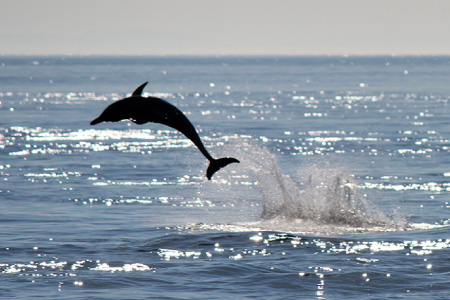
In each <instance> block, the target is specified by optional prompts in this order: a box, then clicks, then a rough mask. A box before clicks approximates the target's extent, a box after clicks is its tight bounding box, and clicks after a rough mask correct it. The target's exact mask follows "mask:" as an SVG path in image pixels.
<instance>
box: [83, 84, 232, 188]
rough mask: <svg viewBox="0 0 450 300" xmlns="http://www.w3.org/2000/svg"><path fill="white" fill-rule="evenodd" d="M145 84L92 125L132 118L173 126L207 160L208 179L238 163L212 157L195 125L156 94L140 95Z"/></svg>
mask: <svg viewBox="0 0 450 300" xmlns="http://www.w3.org/2000/svg"><path fill="white" fill-rule="evenodd" d="M147 83H148V81H147V82H144V83H143V84H142V85H140V86H139V87H138V88H137V89H136V90H135V91H134V92H133V94H132V95H131V96H130V97H128V98H124V99H122V100H118V101H116V102H114V103H112V104H111V105H109V106H108V107H107V108H106V109H105V110H104V111H103V112H102V113H101V114H100V116H99V117H98V118H96V119H94V120H92V122H91V125H95V124H98V123H101V122H118V121H121V120H131V121H132V122H134V123H136V124H138V125H142V124H145V123H147V122H151V123H160V124H164V125H167V126H169V127H172V128H174V129H176V130H178V131H179V132H181V133H182V134H184V135H185V136H186V137H187V138H188V139H190V140H191V141H192V142H193V143H194V145H195V146H197V148H198V150H200V152H201V153H202V154H203V155H204V156H205V157H206V159H208V160H209V167H208V169H207V170H206V177H207V178H208V180H211V177H212V176H213V174H214V173H216V172H217V171H218V170H220V169H221V168H223V167H225V166H226V165H228V164H231V163H239V160H237V159H236V158H233V157H224V158H219V159H214V158H213V157H212V156H211V155H210V154H209V153H208V151H207V150H206V148H205V146H204V145H203V143H202V141H201V140H200V137H199V136H198V134H197V131H196V130H195V128H194V125H192V123H191V122H190V121H189V119H188V118H187V117H186V116H185V115H184V114H183V113H182V112H181V111H180V110H179V109H178V108H176V107H175V106H173V105H172V104H170V103H169V102H167V101H165V100H162V99H159V98H156V97H142V91H143V90H144V87H145V86H146V85H147Z"/></svg>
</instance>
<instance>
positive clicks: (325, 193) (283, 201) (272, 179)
mask: <svg viewBox="0 0 450 300" xmlns="http://www.w3.org/2000/svg"><path fill="white" fill-rule="evenodd" d="M231 149H233V150H232V151H234V153H232V154H233V155H235V156H236V157H238V158H239V159H240V160H241V167H240V168H242V169H245V171H244V172H247V173H248V174H247V176H248V177H250V178H251V177H254V178H255V182H256V184H257V185H258V186H259V188H260V190H261V193H262V211H261V214H260V221H259V224H254V223H253V224H252V226H255V225H256V226H259V227H260V226H263V227H266V226H265V225H268V226H273V225H276V226H277V228H278V227H279V228H282V229H283V230H285V229H286V226H285V225H288V226H291V227H293V226H295V227H296V228H297V229H300V230H302V229H301V228H300V227H302V226H303V225H304V227H305V228H306V227H308V228H310V229H311V228H314V227H318V225H320V226H321V227H322V228H324V226H328V227H330V228H332V227H333V226H334V225H336V226H340V227H347V228H350V227H352V228H353V229H355V228H359V229H362V230H361V231H367V230H364V228H372V230H369V231H380V230H382V231H385V230H392V229H394V228H395V230H400V229H405V226H406V225H405V224H406V223H405V221H404V220H403V219H401V218H399V219H393V218H391V217H389V216H387V215H386V214H385V213H384V212H383V211H382V210H380V209H379V208H378V207H377V206H376V205H374V204H373V203H371V202H370V201H369V200H368V199H367V198H366V197H365V196H364V195H362V194H361V193H360V191H359V188H358V184H357V182H356V180H355V178H354V177H353V176H352V175H350V174H349V173H348V172H347V171H346V169H345V168H344V167H336V166H332V165H331V164H330V163H327V162H325V163H315V164H312V165H309V166H307V167H305V168H302V169H300V170H298V174H297V175H296V176H289V175H287V174H285V173H284V172H283V170H282V169H281V167H280V165H279V164H278V161H277V158H276V156H275V154H273V153H271V152H270V151H269V150H268V149H267V148H264V147H260V146H259V145H255V144H254V143H252V142H250V141H247V140H243V139H237V140H236V141H235V142H233V143H232V145H231V147H230V148H228V149H227V150H226V152H228V153H230V151H231ZM224 176H232V174H225V175H224ZM280 226H281V227H280ZM291 230H292V229H291ZM307 231H310V230H307Z"/></svg>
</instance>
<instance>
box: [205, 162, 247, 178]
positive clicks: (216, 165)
mask: <svg viewBox="0 0 450 300" xmlns="http://www.w3.org/2000/svg"><path fill="white" fill-rule="evenodd" d="M231 163H239V160H237V159H236V158H233V157H224V158H219V159H214V160H212V161H211V162H210V164H209V167H208V169H207V170H206V177H207V178H208V180H211V177H212V176H213V175H214V173H216V172H217V171H219V170H220V169H222V168H223V167H225V166H227V165H229V164H231Z"/></svg>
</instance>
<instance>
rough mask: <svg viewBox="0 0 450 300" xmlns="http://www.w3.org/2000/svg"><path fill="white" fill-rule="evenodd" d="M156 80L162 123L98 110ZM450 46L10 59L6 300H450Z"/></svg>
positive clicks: (3, 139)
mask: <svg viewBox="0 0 450 300" xmlns="http://www.w3.org/2000/svg"><path fill="white" fill-rule="evenodd" d="M145 81H149V82H150V83H149V85H148V86H147V87H146V89H145V92H146V93H147V94H148V95H153V96H158V97H162V98H164V99H166V100H168V101H169V102H171V103H173V104H175V105H176V106H177V107H179V108H180V109H181V110H182V111H183V112H184V113H185V114H186V115H187V116H188V117H189V119H190V120H191V121H192V123H193V124H194V125H195V126H196V128H197V130H198V132H199V135H200V136H201V138H202V139H203V141H204V143H205V145H206V147H207V148H208V149H209V151H210V152H211V154H212V155H213V156H215V157H221V156H233V157H236V158H238V159H239V160H240V161H241V163H240V164H232V165H229V166H227V167H226V168H224V169H222V170H220V171H219V172H218V173H216V174H215V175H214V177H213V180H212V181H208V180H207V179H206V178H205V172H206V168H207V165H208V163H207V160H206V159H205V158H204V157H203V156H202V155H201V153H200V152H199V151H198V150H197V148H195V146H193V144H192V143H191V142H190V141H189V140H188V139H186V138H185V137H184V136H182V135H181V134H180V133H178V132H176V131H175V130H172V129H171V128H168V127H164V126H163V125H159V124H150V123H147V124H145V125H141V126H139V125H136V124H133V123H131V122H118V123H102V124H98V125H96V126H90V125H89V122H90V121H91V120H92V119H94V118H95V117H97V116H98V115H99V113H100V112H101V111H102V110H103V109H104V108H105V107H106V106H107V105H109V104H110V103H112V102H113V101H115V100H118V99H121V98H123V97H126V96H127V95H129V94H130V93H131V92H132V91H133V90H134V89H135V88H136V87H137V86H139V85H140V84H142V83H143V82H145ZM449 83H450V57H395V56H386V57H207V58H204V57H70V56H69V57H52V56H49V57H0V116H1V118H0V226H1V227H0V228H1V230H0V298H1V299H13V298H14V299H36V298H44V299H148V298H153V299H349V298H350V297H352V298H356V299H448V295H449V293H450V288H449V285H448V282H450V260H449V256H450V229H449V227H448V225H449V222H450V217H449V212H450V197H449V195H450V166H449V162H450V155H449V152H450V121H449V118H448V115H449V113H450V109H449V105H448V104H449V100H450V84H449Z"/></svg>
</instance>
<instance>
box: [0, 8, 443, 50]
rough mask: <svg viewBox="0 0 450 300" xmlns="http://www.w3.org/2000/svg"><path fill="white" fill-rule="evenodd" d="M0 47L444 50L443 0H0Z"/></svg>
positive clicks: (64, 48) (1, 48)
mask: <svg viewBox="0 0 450 300" xmlns="http://www.w3.org/2000/svg"><path fill="white" fill-rule="evenodd" d="M0 15H1V17H0V54H16V55H22V54H26V55H52V54H60V55H70V54H72V55H386V54H387V55H391V54H396V55H423V54H433V55H440V54H444V55H450V1H448V0H308V1H304V0H271V1H267V0H221V1H217V0H71V1H68V0H39V1H36V0H14V1H10V0H0Z"/></svg>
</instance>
